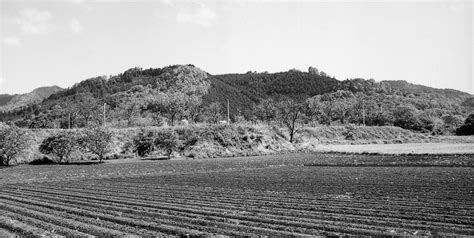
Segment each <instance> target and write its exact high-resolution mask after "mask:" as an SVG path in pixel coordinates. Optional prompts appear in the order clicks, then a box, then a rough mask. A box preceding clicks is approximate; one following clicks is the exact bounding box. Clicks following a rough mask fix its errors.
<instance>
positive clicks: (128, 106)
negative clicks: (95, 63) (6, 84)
mask: <svg viewBox="0 0 474 238" xmlns="http://www.w3.org/2000/svg"><path fill="white" fill-rule="evenodd" d="M196 75H199V77H202V78H199V80H201V81H199V82H201V83H204V84H203V85H205V87H206V90H204V91H203V92H205V93H204V94H203V95H200V96H199V97H200V98H199V99H198V100H195V102H193V103H194V104H196V103H199V104H200V105H199V106H197V107H192V108H191V107H189V105H188V104H189V103H190V102H189V101H183V102H182V103H181V104H179V108H178V107H177V108H174V109H173V110H175V111H173V112H172V115H176V116H178V118H183V117H184V118H191V119H192V120H197V121H203V120H208V119H209V118H210V117H213V118H219V115H222V114H223V113H222V111H223V110H224V108H225V105H226V102H227V100H229V101H230V107H231V118H232V119H235V118H236V116H237V115H239V116H242V117H244V118H245V119H247V120H252V119H255V110H256V107H257V106H258V105H259V104H261V103H262V102H263V101H265V100H266V99H270V98H272V99H281V98H291V99H294V100H297V101H300V102H303V101H305V100H307V99H310V98H314V97H315V96H317V95H329V97H326V99H324V98H323V99H322V100H323V101H325V100H330V101H331V100H333V99H330V98H331V97H333V98H335V100H349V101H350V100H352V101H354V100H355V101H357V100H359V101H360V99H361V96H360V95H365V96H364V97H372V98H378V100H385V101H387V103H388V102H389V101H394V100H395V101H396V102H393V103H395V104H396V103H397V102H404V103H408V104H411V105H413V106H414V107H415V108H416V109H418V110H423V111H424V110H426V109H428V108H442V109H443V110H444V111H443V112H441V111H439V112H436V113H438V114H443V115H444V114H446V113H448V114H460V115H461V114H462V116H465V115H464V114H466V113H467V112H468V111H470V110H472V109H473V108H474V107H473V106H472V104H473V100H474V99H472V97H473V96H472V95H470V94H468V93H465V92H461V91H457V90H452V89H435V88H430V87H427V86H422V85H415V84H411V83H408V82H406V81H381V82H376V81H375V80H373V79H369V80H365V79H347V80H343V81H339V80H337V79H335V78H334V77H330V76H328V75H327V74H326V73H324V72H319V71H318V70H317V69H315V68H313V67H310V69H309V70H308V71H307V72H301V71H299V70H289V71H286V72H277V73H268V72H262V73H257V72H251V71H249V72H247V73H244V74H223V75H210V74H208V73H206V72H204V71H202V70H200V69H198V68H196V67H194V66H193V65H174V66H168V67H165V68H150V69H142V68H132V69H129V70H126V71H125V72H123V73H121V74H118V75H115V76H111V77H104V76H101V77H96V78H91V79H87V80H84V81H82V82H80V83H77V84H75V85H74V86H72V87H71V88H68V89H65V90H60V89H59V88H54V89H53V91H54V90H56V92H54V93H52V94H51V95H50V96H49V95H47V94H41V95H42V96H43V98H44V97H45V96H44V95H46V96H49V97H48V98H47V99H45V100H43V98H39V99H38V98H37V97H34V98H35V101H34V102H33V101H30V102H29V103H26V104H23V105H29V106H27V107H22V108H19V107H15V108H13V107H10V108H8V110H6V111H8V112H6V113H5V112H4V113H0V120H2V121H8V120H12V121H17V122H18V121H22V122H21V123H18V124H20V125H22V126H28V127H50V126H52V125H51V124H50V122H51V121H52V122H54V123H56V122H55V121H57V120H59V118H65V115H68V114H70V113H72V115H73V116H76V114H77V116H78V117H82V118H85V119H84V120H85V123H88V120H89V117H90V118H92V117H93V116H94V115H90V114H91V113H95V111H94V110H95V109H97V108H96V107H98V106H100V105H103V103H107V105H108V106H109V112H110V113H111V114H110V116H111V117H117V118H118V120H121V119H122V117H126V118H128V117H130V118H128V119H127V120H129V121H131V120H132V119H131V117H133V116H135V114H136V113H138V115H141V116H140V119H139V120H138V119H137V120H135V121H140V120H142V119H143V118H145V119H146V118H153V120H155V119H156V118H154V117H155V116H156V115H160V113H159V112H161V115H165V114H166V115H169V113H170V112H169V110H170V109H169V108H168V109H166V110H168V111H167V112H166V113H165V111H166V110H165V109H163V108H160V107H161V106H163V105H164V104H165V103H168V104H169V103H170V101H167V102H165V101H164V100H165V99H166V100H177V99H176V98H174V99H173V98H170V97H171V96H170V95H173V97H177V94H176V92H173V93H175V94H166V93H167V91H169V85H168V84H169V83H170V82H173V81H180V80H181V81H180V84H184V85H179V87H178V88H181V89H182V90H191V91H190V92H193V90H192V89H193V88H194V87H195V85H192V84H189V85H186V84H187V83H191V82H194V81H192V80H196V79H197V78H196V77H197V76H196ZM188 76H191V77H190V78H189V79H192V80H191V81H187V79H185V80H184V78H186V77H188ZM203 80H204V81H203ZM164 82H167V83H168V84H165V85H164V84H163V83H164ZM175 86H176V85H175ZM201 86H202V85H201ZM175 88H177V87H175ZM336 92H337V94H336ZM341 92H342V93H341ZM332 93H334V95H333V94H332ZM160 95H161V96H163V95H167V96H166V97H165V96H163V97H162V98H161V99H160V98H159V97H158V96H160ZM347 95H349V97H350V98H349V99H347V97H348V96H347ZM181 96H182V95H181ZM181 96H180V97H181ZM188 96H189V95H188ZM15 97H16V96H15ZM338 97H342V98H340V99H338ZM357 98H359V99H357ZM13 99H14V98H9V97H8V95H7V96H4V95H1V97H0V100H3V101H6V100H8V101H14V100H13ZM151 99H153V100H154V101H155V102H157V100H158V101H160V100H161V102H160V103H161V104H162V105H161V106H160V105H158V106H157V105H150V104H149V102H150V100H151ZM179 99H180V100H181V98H179ZM195 99H197V98H195ZM201 99H202V100H201ZM353 99H354V100H353ZM318 100H319V99H318ZM20 101H21V100H20ZM352 101H351V102H352ZM201 102H202V103H201ZM341 102H342V101H341ZM31 104H32V105H31ZM328 105H330V104H328ZM452 105H454V106H452ZM4 108H6V107H5V106H4ZM90 108H93V109H90ZM450 108H451V109H452V110H453V112H446V110H451V109H450ZM12 109H13V110H12ZM157 112H158V113H157ZM65 113H66V114H65ZM81 113H82V114H84V115H81ZM127 113H128V114H127ZM99 114H100V113H99ZM112 114H113V115H112ZM211 115H214V116H211ZM145 119H143V120H145ZM220 119H223V118H222V117H221V118H220ZM78 120H79V119H78ZM84 120H83V121H84ZM124 120H125V119H124ZM147 120H148V119H147ZM150 120H151V119H150ZM213 120H215V119H213ZM60 123H63V124H61V126H64V123H65V122H64V121H62V122H60ZM140 123H141V122H140ZM144 123H145V122H144ZM131 124H133V123H131ZM137 124H139V123H137ZM145 124H146V123H145ZM56 126H58V125H57V124H56V125H55V127H56ZM77 126H80V125H79V124H78V125H77Z"/></svg>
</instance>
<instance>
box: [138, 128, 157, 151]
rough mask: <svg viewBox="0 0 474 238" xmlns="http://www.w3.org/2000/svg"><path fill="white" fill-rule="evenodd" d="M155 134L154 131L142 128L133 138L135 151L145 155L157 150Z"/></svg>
mask: <svg viewBox="0 0 474 238" xmlns="http://www.w3.org/2000/svg"><path fill="white" fill-rule="evenodd" d="M154 141H155V136H154V134H153V132H152V131H145V130H144V129H142V130H140V132H139V133H138V135H136V136H135V137H134V138H133V146H132V147H133V148H132V150H133V152H134V153H136V154H137V155H138V156H140V157H144V156H146V155H148V154H150V153H151V152H153V151H154V150H155V143H154Z"/></svg>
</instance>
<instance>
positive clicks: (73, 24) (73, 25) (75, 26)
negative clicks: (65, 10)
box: [69, 19, 83, 33]
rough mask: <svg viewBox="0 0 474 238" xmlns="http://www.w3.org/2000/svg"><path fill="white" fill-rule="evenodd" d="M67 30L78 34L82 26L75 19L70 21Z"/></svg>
mask: <svg viewBox="0 0 474 238" xmlns="http://www.w3.org/2000/svg"><path fill="white" fill-rule="evenodd" d="M69 28H70V29H71V31H72V32H74V33H80V32H81V31H82V30H83V27H82V24H81V23H80V22H79V20H77V19H72V20H71V22H70V23H69Z"/></svg>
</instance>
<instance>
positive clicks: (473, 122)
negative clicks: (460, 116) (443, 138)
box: [456, 113, 474, 135]
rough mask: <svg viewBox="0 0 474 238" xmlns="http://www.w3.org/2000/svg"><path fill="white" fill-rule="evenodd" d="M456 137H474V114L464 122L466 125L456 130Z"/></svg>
mask: <svg viewBox="0 0 474 238" xmlns="http://www.w3.org/2000/svg"><path fill="white" fill-rule="evenodd" d="M456 135H474V113H473V114H470V115H469V116H468V117H467V118H466V120H465V121H464V125H462V126H461V127H459V128H458V129H457V130H456Z"/></svg>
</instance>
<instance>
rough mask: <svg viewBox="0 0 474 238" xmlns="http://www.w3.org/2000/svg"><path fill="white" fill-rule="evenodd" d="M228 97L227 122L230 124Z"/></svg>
mask: <svg viewBox="0 0 474 238" xmlns="http://www.w3.org/2000/svg"><path fill="white" fill-rule="evenodd" d="M229 104H230V103H229V99H227V124H230V109H229Z"/></svg>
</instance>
